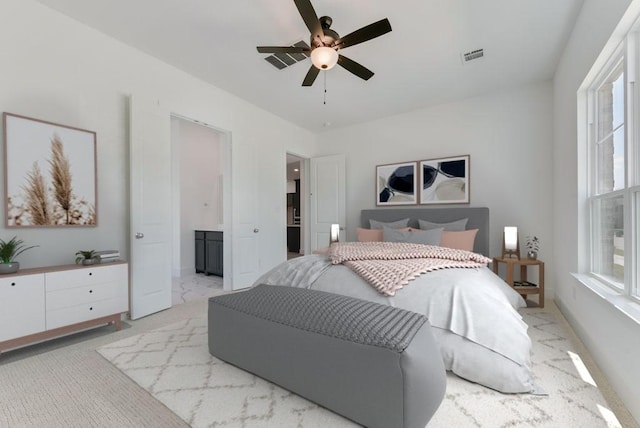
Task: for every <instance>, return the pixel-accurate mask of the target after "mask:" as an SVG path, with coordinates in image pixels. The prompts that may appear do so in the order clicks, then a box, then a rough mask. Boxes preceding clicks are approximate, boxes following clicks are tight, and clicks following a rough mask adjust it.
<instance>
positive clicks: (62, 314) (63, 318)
mask: <svg viewBox="0 0 640 428" xmlns="http://www.w3.org/2000/svg"><path fill="white" fill-rule="evenodd" d="M128 309H129V308H128V304H127V299H126V297H116V298H113V299H107V300H99V301H95V302H90V303H83V304H80V305H77V306H72V307H66V308H61V309H55V310H48V311H47V330H51V329H54V328H58V327H64V326H67V325H70V324H76V323H79V322H83V321H88V320H92V319H94V318H100V317H105V316H107V315H113V314H117V313H122V312H126V311H127V310H128Z"/></svg>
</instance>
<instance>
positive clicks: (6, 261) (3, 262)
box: [0, 236, 37, 274]
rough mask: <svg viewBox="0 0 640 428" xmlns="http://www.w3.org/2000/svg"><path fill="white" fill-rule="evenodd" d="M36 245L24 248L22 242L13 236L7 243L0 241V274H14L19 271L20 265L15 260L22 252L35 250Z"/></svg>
mask: <svg viewBox="0 0 640 428" xmlns="http://www.w3.org/2000/svg"><path fill="white" fill-rule="evenodd" d="M35 247H37V245H32V246H30V247H26V246H25V245H24V241H22V240H21V239H18V237H17V236H14V237H13V238H11V240H9V241H5V240H3V239H0V274H2V273H15V272H17V271H18V269H20V263H18V262H16V261H15V259H16V257H18V256H19V255H20V254H22V253H23V252H25V251H27V250H29V249H31V248H35Z"/></svg>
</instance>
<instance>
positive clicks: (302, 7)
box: [293, 0, 324, 46]
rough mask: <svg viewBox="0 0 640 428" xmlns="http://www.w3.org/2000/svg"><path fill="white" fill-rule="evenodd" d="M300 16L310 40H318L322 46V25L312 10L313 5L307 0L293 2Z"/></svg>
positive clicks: (294, 0)
mask: <svg viewBox="0 0 640 428" xmlns="http://www.w3.org/2000/svg"><path fill="white" fill-rule="evenodd" d="M293 2H294V3H295V4H296V7H297V8H298V12H300V16H302V20H303V21H304V23H305V24H306V25H307V28H308V29H309V31H310V32H311V39H312V40H318V41H319V45H320V46H324V31H322V25H320V20H319V19H318V15H317V14H316V11H315V10H314V9H313V5H312V4H311V1H309V0H293Z"/></svg>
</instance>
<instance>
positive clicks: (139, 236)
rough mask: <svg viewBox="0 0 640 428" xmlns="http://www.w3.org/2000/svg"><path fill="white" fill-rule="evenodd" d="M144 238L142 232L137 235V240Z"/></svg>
mask: <svg viewBox="0 0 640 428" xmlns="http://www.w3.org/2000/svg"><path fill="white" fill-rule="evenodd" d="M142 238H144V233H142V232H138V233H136V239H142Z"/></svg>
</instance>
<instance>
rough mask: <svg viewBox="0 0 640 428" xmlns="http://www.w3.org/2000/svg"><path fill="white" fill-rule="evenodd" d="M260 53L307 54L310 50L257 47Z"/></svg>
mask: <svg viewBox="0 0 640 428" xmlns="http://www.w3.org/2000/svg"><path fill="white" fill-rule="evenodd" d="M256 49H258V52H260V53H307V52H311V49H309V48H305V47H300V46H258V47H257V48H256Z"/></svg>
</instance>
